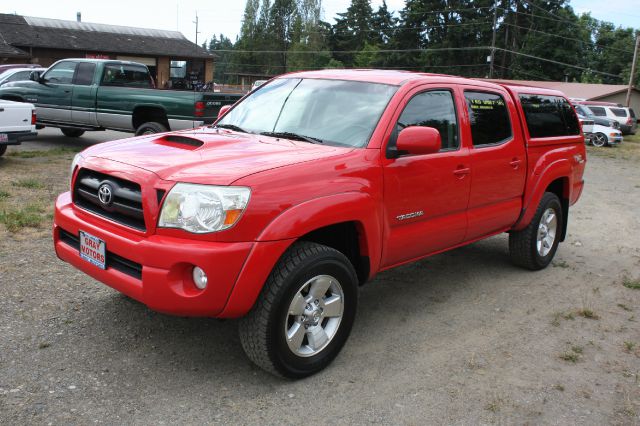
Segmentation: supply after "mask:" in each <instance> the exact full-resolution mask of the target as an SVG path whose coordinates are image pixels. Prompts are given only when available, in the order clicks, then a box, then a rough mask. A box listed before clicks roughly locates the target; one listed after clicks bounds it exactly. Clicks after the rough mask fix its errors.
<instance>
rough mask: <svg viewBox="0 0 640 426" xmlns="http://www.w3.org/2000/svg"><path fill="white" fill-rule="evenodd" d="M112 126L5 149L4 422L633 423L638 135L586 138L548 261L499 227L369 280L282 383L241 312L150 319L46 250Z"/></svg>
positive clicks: (639, 261)
mask: <svg viewBox="0 0 640 426" xmlns="http://www.w3.org/2000/svg"><path fill="white" fill-rule="evenodd" d="M118 136H119V135H116V134H114V133H113V132H108V133H103V134H99V135H90V136H89V137H88V138H84V137H83V138H81V140H84V141H85V142H83V143H79V141H73V140H70V139H68V138H64V137H62V136H58V132H56V131H53V130H48V129H45V130H43V131H41V135H40V136H39V137H38V139H37V140H36V141H34V142H28V143H25V144H24V145H23V146H21V147H12V148H10V149H9V152H8V153H7V155H6V156H5V157H4V158H2V159H0V290H1V294H2V297H1V298H0V423H2V424H11V425H16V424H89V423H107V424H123V423H126V424H175V423H186V424H203V423H207V424H209V423H211V424H301V423H303V422H309V421H310V422H312V423H314V424H346V423H349V424H365V423H382V424H461V425H462V424H465V425H466V424H493V423H496V424H589V425H603V424H640V327H639V325H640V289H634V288H633V287H640V283H639V281H638V280H639V279H640V220H639V219H638V217H639V215H640V167H639V163H638V161H640V160H639V158H640V156H639V155H638V153H640V139H636V140H638V142H625V143H624V144H623V146H622V147H618V148H600V149H595V148H589V154H590V155H589V162H588V165H587V172H586V187H585V192H584V194H583V197H582V199H581V200H580V202H579V203H578V204H577V205H576V206H575V207H574V208H572V210H571V213H570V221H569V235H568V238H567V241H565V242H564V243H563V244H562V245H561V246H560V248H559V250H558V253H557V255H556V259H555V261H554V263H553V266H550V267H549V268H547V269H546V270H543V271H540V272H529V271H525V270H522V269H519V268H517V267H514V266H512V265H511V264H510V263H509V260H508V253H507V237H506V235H502V236H497V237H494V238H491V239H488V240H485V241H482V242H479V243H476V244H473V245H470V246H467V247H464V248H461V249H458V250H455V251H452V252H449V253H446V254H443V255H439V256H435V257H432V258H429V259H426V260H424V261H421V262H418V263H415V264H412V265H408V266H405V267H401V268H398V269H396V270H393V271H388V272H385V273H383V274H380V275H379V276H378V277H376V278H375V279H374V280H373V281H372V282H370V283H368V284H367V285H366V286H364V287H363V288H362V290H361V293H360V296H361V299H360V306H359V312H358V316H357V319H356V323H355V326H354V329H353V332H352V335H351V338H350V339H349V341H348V342H347V345H346V347H345V348H344V350H343V351H342V353H341V354H340V356H339V357H338V358H337V359H336V361H335V362H334V363H333V364H332V365H331V366H330V367H329V368H327V369H326V370H325V371H323V372H321V373H320V374H317V375H315V376H313V377H311V378H308V379H305V380H301V381H297V382H290V381H285V380H281V379H277V378H275V377H273V376H270V375H269V374H267V373H264V372H263V371H261V370H259V369H257V368H256V367H254V366H253V365H252V364H251V363H250V362H249V361H248V360H247V358H246V357H245V356H244V354H243V352H242V348H241V346H240V343H239V340H238V337H237V335H236V326H237V324H236V323H235V322H234V321H219V320H214V319H192V318H177V317H170V316H165V315H161V314H157V313H155V312H152V311H150V310H148V309H147V308H146V307H145V306H143V305H141V304H139V303H137V302H135V301H132V300H130V299H128V298H126V297H124V296H122V295H120V294H118V293H117V292H115V291H113V290H111V289H109V288H108V287H106V286H104V285H102V284H100V283H98V282H96V281H94V280H93V279H91V278H89V277H87V276H86V275H84V274H82V273H80V272H78V271H76V270H75V269H73V268H71V267H70V266H69V265H67V264H65V263H63V262H61V261H59V260H58V259H57V258H56V256H55V254H54V252H53V249H52V241H51V237H50V225H51V212H52V203H53V200H54V197H55V195H56V194H57V193H59V192H62V191H65V190H66V187H67V186H68V168H69V165H70V160H71V158H72V157H73V153H74V151H76V150H77V149H79V148H81V147H82V146H84V145H86V144H87V143H92V142H95V141H97V140H107V139H111V138H115V137H118ZM86 141H89V142H86Z"/></svg>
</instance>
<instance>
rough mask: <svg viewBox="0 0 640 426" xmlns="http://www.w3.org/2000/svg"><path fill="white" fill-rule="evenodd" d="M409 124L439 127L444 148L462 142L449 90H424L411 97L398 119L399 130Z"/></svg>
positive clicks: (453, 146) (452, 147)
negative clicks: (459, 138) (459, 139)
mask: <svg viewBox="0 0 640 426" xmlns="http://www.w3.org/2000/svg"><path fill="white" fill-rule="evenodd" d="M409 126H423V127H433V128H436V129H438V132H440V138H441V140H442V148H441V149H442V150H448V149H457V148H458V146H459V144H460V143H459V141H458V120H457V118H456V108H455V106H454V103H453V95H452V94H451V92H449V91H448V90H433V91H429V92H423V93H419V94H417V95H416V96H414V97H413V98H411V100H410V101H409V103H408V104H407V106H406V107H405V109H404V111H402V115H401V116H400V119H399V120H398V128H397V131H398V132H400V131H401V130H402V129H404V128H406V127H409Z"/></svg>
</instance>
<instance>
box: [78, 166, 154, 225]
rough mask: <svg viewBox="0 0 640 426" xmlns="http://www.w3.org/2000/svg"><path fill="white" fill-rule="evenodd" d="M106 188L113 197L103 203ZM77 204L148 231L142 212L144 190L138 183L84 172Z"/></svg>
mask: <svg viewBox="0 0 640 426" xmlns="http://www.w3.org/2000/svg"><path fill="white" fill-rule="evenodd" d="M104 188H106V189H104ZM103 189H104V191H108V192H109V193H110V194H111V197H110V198H109V199H108V200H107V199H106V198H107V197H106V196H104V195H103V197H102V200H101V198H100V191H101V190H103ZM105 200H106V202H105ZM73 201H74V204H75V205H76V206H78V207H80V208H82V209H84V210H88V211H90V212H92V213H95V214H97V215H100V216H102V217H105V218H107V219H110V220H113V221H114V222H118V223H121V224H123V225H126V226H129V227H131V228H135V229H138V230H140V231H146V229H147V228H146V226H145V223H144V214H143V209H142V191H141V190H140V185H138V184H137V183H134V182H131V181H128V180H125V179H120V178H116V177H113V176H109V175H106V174H104V173H99V172H96V171H93V170H89V169H80V171H79V172H78V177H77V178H76V183H75V188H74V190H73Z"/></svg>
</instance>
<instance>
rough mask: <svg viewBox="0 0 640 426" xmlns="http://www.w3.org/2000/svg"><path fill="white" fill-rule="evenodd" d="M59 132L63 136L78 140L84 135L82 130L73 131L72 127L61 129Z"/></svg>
mask: <svg viewBox="0 0 640 426" xmlns="http://www.w3.org/2000/svg"><path fill="white" fill-rule="evenodd" d="M60 130H61V131H62V134H63V135H65V136H67V137H70V138H79V137H80V136H82V135H84V130H82V129H74V128H73V127H62V128H61V129H60Z"/></svg>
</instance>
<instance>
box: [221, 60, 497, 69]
mask: <svg viewBox="0 0 640 426" xmlns="http://www.w3.org/2000/svg"><path fill="white" fill-rule="evenodd" d="M219 65H220V66H237V67H259V68H290V69H297V70H323V69H327V68H326V67H292V66H287V65H261V64H238V63H234V62H227V63H224V64H219ZM487 65H488V64H485V63H479V64H456V65H422V66H419V67H375V69H381V70H408V69H416V70H417V69H429V68H467V67H481V66H482V67H484V66H487Z"/></svg>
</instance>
